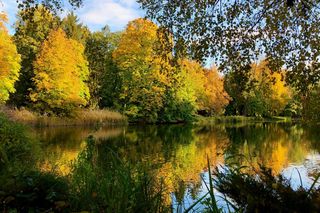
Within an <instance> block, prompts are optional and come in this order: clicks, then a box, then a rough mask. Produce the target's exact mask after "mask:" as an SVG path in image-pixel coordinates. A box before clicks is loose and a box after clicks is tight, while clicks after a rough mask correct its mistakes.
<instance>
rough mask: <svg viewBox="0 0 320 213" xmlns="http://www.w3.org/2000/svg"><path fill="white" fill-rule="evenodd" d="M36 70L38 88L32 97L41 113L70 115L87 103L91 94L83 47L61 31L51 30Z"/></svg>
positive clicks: (35, 78)
mask: <svg viewBox="0 0 320 213" xmlns="http://www.w3.org/2000/svg"><path fill="white" fill-rule="evenodd" d="M62 53H63V54H62ZM34 68H35V70H34V72H35V77H34V78H33V81H34V83H35V89H34V90H33V91H32V92H31V94H30V98H31V100H32V101H33V102H35V103H36V107H37V108H38V109H39V110H40V111H41V112H54V113H58V114H60V113H70V112H71V111H72V110H73V109H74V108H75V107H78V106H80V105H86V104H87V102H88V100H89V97H90V94H89V88H88V86H87V85H86V83H85V82H86V81H87V80H88V76H89V70H88V62H87V61H86V60H85V58H84V47H83V45H81V44H80V43H79V42H77V41H75V40H72V39H68V38H67V37H66V34H65V32H64V31H63V30H62V29H60V28H59V29H57V30H52V31H51V33H50V34H49V36H48V39H47V40H46V41H44V43H43V45H42V47H41V51H40V52H39V54H38V55H37V59H36V61H35V62H34Z"/></svg>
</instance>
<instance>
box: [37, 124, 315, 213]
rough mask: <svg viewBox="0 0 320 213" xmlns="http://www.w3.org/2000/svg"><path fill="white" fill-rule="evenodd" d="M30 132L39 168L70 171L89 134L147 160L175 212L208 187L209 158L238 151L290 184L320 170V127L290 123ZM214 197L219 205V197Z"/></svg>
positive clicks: (215, 161) (223, 158) (103, 145)
mask: <svg viewBox="0 0 320 213" xmlns="http://www.w3.org/2000/svg"><path fill="white" fill-rule="evenodd" d="M33 134H34V136H35V137H37V138H38V139H40V141H41V146H42V154H43V156H44V157H43V158H42V160H41V162H39V167H40V168H41V169H42V170H47V171H49V170H52V169H55V170H56V171H58V172H59V173H60V174H62V175H68V174H69V173H70V163H71V162H72V161H73V160H75V159H76V158H77V156H78V154H79V152H80V151H81V150H83V149H84V147H85V146H86V143H85V139H86V138H87V137H88V136H89V135H93V136H94V137H95V138H96V139H98V143H97V146H98V149H101V150H103V149H111V150H113V151H114V152H115V153H117V155H118V156H119V157H120V158H121V159H125V160H127V161H129V162H130V163H132V164H135V163H138V162H148V164H149V165H153V166H154V167H155V169H156V172H157V176H159V177H163V178H164V182H165V185H166V188H167V189H168V190H169V191H170V192H171V196H170V200H169V201H168V202H170V203H172V205H173V208H174V209H175V210H177V211H178V212H181V211H183V209H186V208H188V207H189V206H190V205H191V204H192V203H194V202H195V200H196V199H197V198H198V197H199V196H201V195H203V194H204V193H205V192H206V181H207V180H208V172H207V157H208V158H209V159H210V164H212V166H218V165H224V164H225V163H226V162H228V161H232V160H234V158H230V157H231V156H242V157H241V160H240V161H239V162H238V163H240V164H241V165H246V166H249V167H254V168H255V167H256V168H258V167H259V164H263V165H265V166H267V167H270V168H271V169H272V171H273V172H274V174H279V173H281V174H283V175H285V176H286V177H287V178H290V180H291V183H292V185H293V187H298V186H300V185H301V182H302V184H303V186H304V187H310V185H311V183H312V179H313V177H314V176H315V174H316V173H317V172H319V171H320V155H319V151H320V134H319V128H318V127H304V126H302V125H299V124H292V123H253V124H224V125H222V124H221V125H220V124H219V125H214V126H192V125H157V126H156V125H141V126H140V125H130V126H127V127H96V128H87V127H55V128H52V127H51V128H35V129H33ZM238 159H240V158H238ZM106 163H107V162H106ZM300 177H301V179H300ZM217 195H219V194H218V193H217ZM218 200H219V202H221V205H222V206H223V205H224V204H223V199H218ZM197 208H198V210H199V209H201V205H199V206H198V207H197Z"/></svg>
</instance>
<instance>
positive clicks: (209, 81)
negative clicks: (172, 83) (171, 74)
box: [177, 59, 230, 115]
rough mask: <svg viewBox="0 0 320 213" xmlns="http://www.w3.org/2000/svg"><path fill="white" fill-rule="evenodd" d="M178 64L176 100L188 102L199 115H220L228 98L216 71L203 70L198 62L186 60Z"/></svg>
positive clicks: (213, 69) (221, 79) (214, 69)
mask: <svg viewBox="0 0 320 213" xmlns="http://www.w3.org/2000/svg"><path fill="white" fill-rule="evenodd" d="M179 64H180V70H179V73H178V80H179V85H180V87H179V89H178V92H177V93H178V95H177V97H178V100H179V101H181V99H182V100H184V101H188V102H189V103H191V104H192V105H194V106H195V109H196V110H197V111H198V112H200V113H201V114H206V115H212V114H220V113H222V112H223V110H224V108H225V107H226V105H227V104H228V103H229V100H230V97H229V95H228V94H227V92H226V91H225V90H224V82H223V78H222V77H221V76H219V73H218V71H217V69H216V68H214V67H213V68H212V69H210V70H207V69H204V68H203V67H202V66H201V64H199V63H198V62H196V61H192V60H188V59H183V60H180V62H179Z"/></svg>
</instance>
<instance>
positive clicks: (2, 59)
mask: <svg viewBox="0 0 320 213" xmlns="http://www.w3.org/2000/svg"><path fill="white" fill-rule="evenodd" d="M6 21H7V17H6V15H5V14H3V13H0V103H4V102H6V101H7V100H8V99H9V94H10V93H13V92H15V89H14V83H15V82H16V81H17V80H18V78H19V72H20V61H21V59H20V55H19V54H18V52H17V48H16V46H15V44H14V43H13V41H12V38H11V37H10V35H9V34H8V32H7V29H6V27H5V25H4V24H5V22H6Z"/></svg>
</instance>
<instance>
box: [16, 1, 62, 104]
mask: <svg viewBox="0 0 320 213" xmlns="http://www.w3.org/2000/svg"><path fill="white" fill-rule="evenodd" d="M29 10H30V9H27V10H21V11H19V13H18V16H17V22H16V24H15V34H14V40H15V43H16V45H17V49H18V53H19V54H20V55H21V59H22V61H21V74H20V77H19V81H17V82H16V85H15V88H16V90H17V92H16V93H15V94H14V95H12V96H11V97H10V102H11V103H12V104H15V105H17V106H26V105H28V104H29V103H30V98H29V92H30V90H31V89H34V84H33V81H32V80H31V79H32V78H33V77H34V72H33V71H34V67H33V62H34V61H35V59H36V55H37V54H38V52H39V50H40V47H41V45H42V43H43V41H44V40H45V39H46V38H47V36H48V34H49V32H50V31H51V29H55V28H56V27H57V26H58V24H59V20H58V18H57V17H55V16H54V15H52V14H51V13H50V12H49V11H48V10H47V9H45V8H44V7H43V6H38V7H36V8H34V12H33V13H32V16H25V14H27V13H29Z"/></svg>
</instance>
